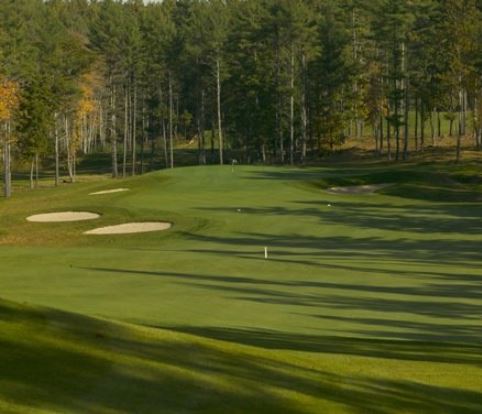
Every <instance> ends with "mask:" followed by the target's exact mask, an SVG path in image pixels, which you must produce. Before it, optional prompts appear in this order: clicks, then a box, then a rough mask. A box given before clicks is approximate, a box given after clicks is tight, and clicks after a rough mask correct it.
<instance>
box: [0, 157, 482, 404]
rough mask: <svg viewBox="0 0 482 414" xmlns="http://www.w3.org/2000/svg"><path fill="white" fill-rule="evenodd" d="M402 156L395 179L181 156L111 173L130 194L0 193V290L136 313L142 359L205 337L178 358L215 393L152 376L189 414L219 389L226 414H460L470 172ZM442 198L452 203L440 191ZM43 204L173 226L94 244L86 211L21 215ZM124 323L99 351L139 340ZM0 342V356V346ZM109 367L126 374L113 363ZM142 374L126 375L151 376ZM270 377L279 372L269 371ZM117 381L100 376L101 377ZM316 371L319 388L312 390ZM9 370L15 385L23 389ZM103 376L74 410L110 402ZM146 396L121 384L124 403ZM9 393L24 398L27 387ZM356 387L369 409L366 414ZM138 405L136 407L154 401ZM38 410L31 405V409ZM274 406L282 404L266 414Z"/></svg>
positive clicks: (469, 344)
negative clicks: (70, 217)
mask: <svg viewBox="0 0 482 414" xmlns="http://www.w3.org/2000/svg"><path fill="white" fill-rule="evenodd" d="M412 168H413V169H412V170H411V171H409V172H407V173H406V174H405V172H406V171H403V170H396V169H394V168H385V167H366V168H354V167H346V168H345V167H344V168H339V169H338V168H328V167H327V168H313V169H308V168H307V169H302V170H300V169H282V168H265V167H258V168H257V167H237V168H236V170H235V172H234V174H233V173H232V172H231V167H224V168H222V167H205V168H185V169H179V170H175V171H165V172H161V173H155V174H150V175H147V176H143V177H136V178H133V179H129V180H126V181H125V182H123V183H122V185H123V186H124V185H125V186H128V188H129V189H130V191H129V192H123V193H112V194H106V195H104V196H103V197H86V194H89V193H91V192H97V191H102V190H103V189H105V188H112V184H111V183H108V182H105V181H104V182H99V183H86V184H79V185H76V186H69V187H68V188H62V189H49V190H45V191H42V192H35V193H25V194H19V195H17V196H16V197H15V198H14V199H12V200H8V201H0V213H1V218H0V229H1V230H0V231H1V233H0V243H1V244H2V246H1V247H0V292H1V293H0V296H1V297H2V298H3V299H7V300H11V301H15V302H22V303H23V302H27V303H30V304H35V305H41V306H47V307H50V308H55V309H59V310H63V311H68V312H74V313H77V314H83V315H88V316H90V317H97V318H99V317H100V318H104V319H108V320H115V321H122V322H124V323H130V324H135V325H143V326H144V327H147V328H142V329H146V332H148V333H145V335H148V336H149V338H151V339H149V340H148V341H147V340H146V341H147V342H148V345H147V344H146V343H142V344H137V345H135V344H133V345H132V349H131V351H132V352H137V351H138V352H140V354H142V353H143V351H142V350H143V349H144V350H145V349H150V350H152V353H150V352H151V351H149V352H148V356H147V357H143V358H145V363H146V364H149V363H150V362H149V361H150V360H152V359H156V358H157V362H158V363H161V362H162V361H164V360H163V358H165V357H166V355H165V354H164V353H163V352H161V350H162V349H164V348H163V346H164V345H165V344H166V341H168V339H169V338H172V337H173V336H175V337H176V338H180V339H179V340H180V341H182V343H183V346H182V347H180V349H179V352H180V354H179V355H178V357H179V358H180V359H179V360H181V359H182V357H181V355H182V352H183V351H182V350H181V348H182V349H184V348H183V347H184V346H185V347H187V348H186V349H190V348H189V347H191V346H192V352H193V355H196V353H198V355H199V357H200V358H203V357H206V355H204V354H203V352H202V351H201V350H206V349H208V348H209V347H211V346H212V347H214V348H213V349H215V350H216V351H213V352H211V351H210V352H209V356H208V357H209V358H211V359H210V362H209V363H207V364H206V366H203V367H200V366H199V365H196V364H198V363H197V362H195V360H196V357H195V356H193V358H194V360H190V361H191V362H192V369H193V371H195V372H198V371H197V368H199V372H198V373H199V375H202V377H203V381H204V380H206V381H208V382H209V383H210V387H212V390H214V391H213V392H214V394H213V395H210V397H209V398H207V397H205V398H206V401H207V400H209V404H207V403H206V406H204V405H203V403H202V401H204V400H203V399H202V398H201V397H200V394H199V393H195V392H194V391H193V390H192V389H190V388H189V387H188V389H186V390H184V391H183V387H182V382H181V381H180V382H179V387H177V388H176V387H175V385H173V384H177V383H176V382H175V381H174V379H171V380H172V381H174V382H173V383H171V384H169V385H168V382H169V381H168V379H165V381H166V385H165V386H166V387H167V388H166V389H168V388H169V387H174V388H176V392H175V393H174V395H175V397H173V398H172V401H170V402H169V403H166V405H165V407H168V409H167V408H166V412H180V411H183V412H186V411H187V412H189V411H190V410H192V411H195V408H196V407H197V406H196V404H197V403H195V402H192V404H194V407H189V406H186V404H188V405H189V401H190V400H189V398H190V397H189V396H190V395H191V396H192V395H196V398H197V400H196V401H198V402H199V401H201V402H199V404H200V407H201V408H200V409H199V410H198V411H200V412H209V413H211V412H225V411H223V410H222V409H221V408H222V407H225V406H224V405H222V404H221V403H220V401H222V400H223V398H227V397H226V395H228V396H230V398H231V401H232V404H231V405H230V407H234V408H233V411H232V412H263V413H264V412H288V413H290V412H293V413H294V412H302V413H303V412H314V413H315V412H327V411H326V410H328V409H329V410H330V411H329V412H361V411H363V410H365V412H375V413H377V412H379V413H388V412H393V413H398V412H457V413H463V412H477V407H479V405H478V403H479V402H480V403H481V404H482V393H481V392H480V389H481V387H482V380H481V378H482V370H481V368H480V366H481V363H482V351H481V345H482V291H481V288H480V286H482V284H481V282H482V273H481V270H480V269H481V268H482V258H481V254H480V251H481V247H482V235H481V234H482V222H481V219H480V217H482V203H481V202H480V201H477V200H478V197H479V196H480V184H479V183H478V182H476V183H475V184H470V183H469V184H467V185H465V184H464V183H463V180H462V179H461V180H460V182H457V184H454V183H453V181H454V180H455V178H457V177H460V176H461V175H463V174H473V171H472V169H471V168H472V167H470V168H468V170H463V171H458V170H457V171H456V170H453V168H455V167H453V168H452V167H449V166H447V167H444V168H446V174H447V176H450V177H451V181H447V182H446V181H445V180H444V179H440V182H436V179H437V180H438V179H439V178H440V177H439V175H437V176H436V177H435V176H434V177H432V176H430V175H428V174H426V172H425V170H424V168H427V169H428V168H429V167H428V166H421V167H415V166H413V167H412ZM459 168H462V167H459ZM467 171H468V172H467ZM404 174H405V175H404ZM399 177H403V180H402V178H399ZM437 177H438V178H437ZM454 177H455V178H454ZM387 182H390V183H394V185H393V186H390V187H389V188H386V189H383V190H381V193H380V194H370V195H364V194H352V195H350V197H347V196H346V195H345V196H344V195H336V194H328V193H326V192H324V191H322V188H329V187H332V186H342V185H364V184H377V183H387ZM447 183H450V184H447ZM458 199H460V200H464V199H467V200H468V201H467V202H454V200H458ZM429 200H433V201H429ZM469 201H470V202H469ZM328 205H331V207H329V206H328ZM47 206H48V209H50V210H51V211H52V210H55V211H72V210H74V211H95V212H98V213H100V214H101V216H100V218H99V219H98V220H96V227H104V226H110V225H115V224H119V223H123V222H138V221H141V222H143V221H152V222H156V221H166V222H172V223H175V226H174V227H173V228H172V229H171V230H169V231H167V232H159V233H146V234H133V235H129V236H122V237H118V236H103V237H100V238H97V237H94V238H93V237H89V236H86V235H83V233H84V232H85V231H88V230H90V229H92V223H89V222H78V223H53V224H50V225H49V226H45V225H43V226H42V225H38V224H35V223H28V222H26V221H25V217H27V216H30V215H34V214H38V213H39V212H42V211H45V210H46V209H47ZM265 247H268V248H269V252H270V255H269V259H268V260H265V259H264V248H265ZM23 311H25V309H24V310H23ZM19 312H20V311H19ZM44 315H45V313H44ZM49 318H51V317H50V316H49V317H48V318H47V319H49ZM62 318H63V319H65V318H67V317H66V316H62ZM53 320H55V317H54V318H53ZM103 323H106V324H107V323H108V322H103ZM109 326H110V325H109ZM157 328H164V329H162V330H159V329H157ZM106 329H111V328H106ZM112 329H114V328H112ZM136 329H140V328H137V327H129V330H134V331H135V330H136ZM134 331H132V332H134ZM65 332H66V333H65V335H66V336H67V337H68V338H71V339H72V335H73V336H74V338H73V339H72V340H74V339H75V338H77V336H76V335H77V334H72V333H71V332H70V333H69V330H68V329H67V328H66V331H65ZM129 332H131V331H129ZM132 332H131V333H128V334H126V333H122V334H119V335H117V334H115V335H114V334H113V335H112V338H111V339H112V341H111V343H110V344H111V346H112V347H113V348H114V349H118V348H119V347H121V348H122V342H123V341H125V338H124V335H131V334H132V335H134V336H136V337H137V335H144V334H140V333H139V332H138V331H135V333H132ZM143 332H144V331H143ZM174 332H178V333H174ZM22 335H26V333H23V334H22ZM218 341H219V342H218ZM163 344H164V345H163ZM245 345H250V346H251V347H248V348H245V347H244V346H245ZM55 346H56V347H61V346H62V345H61V344H60V345H55ZM69 346H70V345H69ZM95 346H96V345H95V341H94V343H89V347H90V348H89V352H88V353H89V355H90V354H91V353H92V355H95V353H96V352H97V351H96V348H95ZM1 347H2V346H1V344H0V349H1V350H2V353H5V352H6V351H8V349H9V348H8V346H7V348H6V349H2V348H1ZM147 347H149V348H147ZM206 347H207V348H206ZM156 349H157V350H158V351H156ZM209 349H211V348H209ZM134 350H136V351H134ZM98 352H101V351H100V350H99V351H98ZM173 352H176V347H173ZM186 352H188V351H186ZM234 355H238V356H240V355H242V357H241V358H239V360H237V359H236V358H234ZM119 358H120V359H121V360H122V357H119ZM173 358H174V357H173ZM230 359H233V361H234V360H236V361H237V362H236V363H235V362H233V363H232V364H230V363H229V360H230ZM176 361H177V357H176ZM216 361H218V362H219V363H217V362H216ZM249 361H251V362H252V363H253V364H254V362H253V361H256V362H255V366H254V365H253V364H251V362H249ZM274 361H275V362H274ZM151 362H152V361H151ZM171 362H172V361H171ZM248 362H249V363H248ZM164 363H166V364H168V363H170V362H169V361H167V360H166V361H164ZM238 363H239V365H237V364H238ZM112 364H113V365H114V366H117V365H116V364H120V365H118V367H120V368H118V369H127V368H126V367H125V366H123V365H122V361H120V360H119V361H117V360H115V358H114V360H109V364H108V365H109V367H112ZM243 364H244V365H243ZM290 364H295V365H296V368H295V367H293V366H292V365H290ZM174 365H175V364H174ZM243 366H244V367H245V368H243ZM196 367H197V368H196ZM174 368H176V367H174V366H173V369H174ZM178 368H179V367H178ZM184 368H186V369H188V368H189V367H188V366H186V367H184ZM201 368H202V369H201ZM12 369H13V367H12ZM71 369H73V367H72V368H71ZM71 369H69V373H71ZM109 369H111V368H109ZM291 370H293V371H292V373H293V376H290V375H291V374H289V373H290V372H291ZM154 371H155V370H154ZM154 371H152V372H150V371H149V370H148V371H146V372H144V373H143V374H142V375H146V378H147V377H148V376H149V375H151V374H152V376H153V377H152V378H157V377H156V375H158V374H156V373H155V372H154ZM129 372H131V371H129ZM295 372H296V375H295V374H294V373H295ZM276 373H278V374H279V375H280V377H279V378H284V379H280V380H279V381H278V380H277V379H276V378H277V376H276V375H277V374H276ZM178 374H179V375H180V376H182V375H184V374H182V373H181V372H179V373H178ZM72 375H73V376H74V377H75V373H72ZM82 375H83V377H82V381H83V383H85V384H86V385H85V386H86V387H89V386H92V387H94V388H95V387H96V386H97V385H98V384H97V382H96V381H97V379H95V378H94V377H95V375H94V377H90V376H89V374H88V373H83V374H82ZM92 375H93V374H92ZM118 375H119V371H116V375H114V374H112V381H114V379H115V378H118ZM125 375H126V378H127V376H128V374H127V373H125ZM129 375H131V374H129ZM132 375H134V373H132ZM159 375H160V374H159ZM186 375H187V374H186ZM283 375H284V376H283ZM248 376H249V378H247V377H248ZM320 376H323V378H324V379H325V382H327V383H328V382H329V383H331V384H332V386H330V387H326V388H323V387H322V386H316V384H320V383H319V381H320V378H321V377H320ZM0 377H1V376H0ZM263 379H264V380H265V381H266V382H265V383H264V384H263ZM258 380H259V382H260V383H259V386H258V388H256V385H255V384H256V381H258ZM17 381H19V382H20V383H21V382H22V381H21V380H18V379H17ZM24 381H25V384H24V385H22V386H23V387H26V388H27V389H28V388H29V387H34V386H35V385H36V383H35V382H33V381H32V382H30V383H29V382H28V380H24ZM193 381H194V383H196V381H195V380H194V379H193ZM203 381H201V382H200V383H199V384H198V385H199V387H201V388H202V387H203V386H206V385H205V384H204V382H203ZM290 381H292V382H293V384H296V386H294V385H293V386H291V387H290V386H289V385H288V384H289V382H290ZM96 384H97V385H96ZM109 384H111V386H110V388H109V390H106V391H105V394H103V393H102V392H100V391H99V394H96V395H97V396H98V397H97V399H96V400H95V401H96V404H98V406H97V408H96V409H98V411H95V409H92V407H90V408H91V409H92V410H90V409H89V412H107V409H108V408H109V407H111V408H112V409H113V410H114V411H113V412H116V411H115V410H116V409H118V410H121V408H122V406H121V404H120V403H119V404H115V403H112V402H111V401H112V398H115V395H116V392H118V390H117V391H116V385H115V382H112V383H109ZM203 384H204V385H203ZM4 385H5V384H4ZM147 386H148V383H146V387H147ZM11 387H12V385H8V386H6V387H0V401H2V398H3V399H4V401H7V400H8V399H11V398H12V395H13V394H12V391H11V392H10V393H9V390H11ZM66 387H74V388H75V385H74V384H70V385H66ZM152 387H153V388H151V390H152V391H153V390H157V391H159V390H160V389H162V386H160V385H159V386H157V385H156V386H154V385H152ZM141 388H142V387H141ZM69 389H71V388H69ZM208 389H209V390H211V388H208ZM255 389H256V391H255ZM2 390H6V391H2ZM189 390H190V391H189ZM227 390H229V392H228V391H227ZM350 390H351V392H350ZM206 392H207V393H209V391H206ZM216 392H217V393H218V394H216ZM146 393H148V391H147V390H146V391H145V392H144V393H142V392H140V391H139V392H137V393H136V392H134V391H133V393H132V394H131V395H129V396H126V399H127V400H128V402H129V403H128V402H126V404H125V405H124V408H125V407H129V404H130V403H131V402H132V401H140V400H142V399H143V398H144V397H145V396H146ZM154 394H155V393H154V392H153V393H152V395H151V394H149V395H150V396H151V398H154V397H153V395H154ZM216 396H218V397H219V398H218V400H216ZM104 397H105V398H104ZM23 398H25V400H26V401H27V402H28V403H31V404H33V405H35V404H36V403H39V400H38V399H35V397H31V400H29V397H28V393H25V396H24V397H23ZM193 398H194V397H193ZM196 398H194V399H196ZM253 398H254V399H259V398H260V399H262V398H266V399H267V400H266V401H265V403H266V405H264V406H262V405H256V403H255V402H253V403H252V404H253V405H252V406H250V405H249V401H250V400H252V399H253ZM373 399H376V400H377V401H378V403H377V404H378V405H377V407H379V408H376V407H375V408H374V409H370V408H373V407H372V406H371V405H370V402H371V401H372V400H373ZM87 400H88V396H85V398H84V397H82V395H78V396H77V395H76V397H75V398H74V401H75V404H80V405H68V404H67V405H66V406H65V407H64V408H66V410H67V412H68V411H69V410H71V411H73V412H81V411H82V406H81V403H80V402H79V401H81V402H84V403H86V401H87ZM127 400H126V401H127ZM216 401H218V403H216ZM253 401H254V400H253ZM287 401H289V405H286V404H287ZM148 403H149V401H145V402H144V403H143V404H145V405H144V407H146V408H145V410H144V411H141V412H156V411H155V409H154V408H153V407H152V406H149V405H148ZM52 404H53V405H52V406H51V407H50V408H52V407H53V408H52V409H59V407H58V406H55V404H54V403H52ZM109 404H110V405H109ZM183 404H184V405H183ZM216 404H218V405H216ZM219 404H220V405H219ZM41 406H42V407H44V408H45V409H46V410H47V411H48V409H49V406H48V404H46V403H45V404H43V405H42V404H41ZM0 407H1V405H0ZM12 407H13V406H12ZM148 407H151V408H152V409H151V410H149V408H148ZM213 407H221V408H219V410H218V411H216V409H215V408H213ZM250 407H251V408H252V410H250ZM283 407H285V408H286V410H288V411H286V410H285V411H279V410H282V409H283ZM400 407H402V409H401V410H400ZM10 408H11V407H10ZM101 408H103V409H105V410H104V411H102V410H101ZM12 409H13V408H12ZM377 409H378V411H377ZM169 410H171V411H169ZM203 410H204V411H203ZM270 410H271V411H270ZM367 410H368V411H367ZM64 412H65V411H64Z"/></svg>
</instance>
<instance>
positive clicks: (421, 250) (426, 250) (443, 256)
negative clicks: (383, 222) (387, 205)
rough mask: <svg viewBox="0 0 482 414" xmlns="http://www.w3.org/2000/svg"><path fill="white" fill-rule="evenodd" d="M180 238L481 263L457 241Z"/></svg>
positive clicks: (472, 243) (477, 244)
mask: <svg viewBox="0 0 482 414" xmlns="http://www.w3.org/2000/svg"><path fill="white" fill-rule="evenodd" d="M184 237H186V238H188V239H190V240H194V241H198V242H202V243H204V244H206V243H215V244H217V245H224V246H238V247H246V246H251V247H252V246H269V247H271V248H277V249H288V250H290V251H291V252H292V253H291V254H292V255H296V254H297V253H298V252H299V253H301V254H305V253H306V250H309V251H310V252H311V253H312V254H313V253H314V254H315V255H316V256H317V258H318V259H319V260H321V259H322V258H323V257H336V256H339V257H343V258H344V259H346V258H351V259H352V258H355V257H360V258H363V259H367V258H370V259H378V258H391V259H403V260H408V261H417V262H420V263H423V262H436V263H438V264H451V263H452V264H453V263H457V262H464V265H467V266H470V263H466V261H467V260H478V261H482V254H481V246H482V242H481V241H479V240H457V239H442V238H433V239H427V240H424V239H422V240H419V239H409V238H399V239H395V240H393V239H392V240H387V239H385V238H382V237H375V236H372V237H360V238H354V237H348V236H313V235H303V234H289V235H278V234H269V233H253V232H251V233H241V234H239V235H237V236H231V237H229V236H226V237H220V236H210V235H201V234H193V233H184Z"/></svg>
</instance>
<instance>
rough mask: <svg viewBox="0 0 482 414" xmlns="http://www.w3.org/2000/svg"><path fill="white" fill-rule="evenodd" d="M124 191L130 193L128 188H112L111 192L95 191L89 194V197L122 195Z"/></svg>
mask: <svg viewBox="0 0 482 414" xmlns="http://www.w3.org/2000/svg"><path fill="white" fill-rule="evenodd" d="M126 191H130V190H129V189H128V188H113V189H112V190H103V191H96V192H95V193H90V194H89V195H91V196H93V195H103V194H114V193H123V192H126Z"/></svg>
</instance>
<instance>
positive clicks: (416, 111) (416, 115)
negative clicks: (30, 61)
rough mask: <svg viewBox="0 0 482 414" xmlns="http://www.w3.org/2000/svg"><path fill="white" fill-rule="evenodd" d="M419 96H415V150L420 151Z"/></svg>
mask: <svg viewBox="0 0 482 414" xmlns="http://www.w3.org/2000/svg"><path fill="white" fill-rule="evenodd" d="M418 109H419V108H418V98H415V151H418V115H419V110H418Z"/></svg>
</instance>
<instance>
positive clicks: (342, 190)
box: [326, 184, 390, 194]
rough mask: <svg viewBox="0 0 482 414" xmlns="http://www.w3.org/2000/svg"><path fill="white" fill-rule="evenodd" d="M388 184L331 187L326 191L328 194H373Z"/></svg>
mask: <svg viewBox="0 0 482 414" xmlns="http://www.w3.org/2000/svg"><path fill="white" fill-rule="evenodd" d="M389 185H390V184H372V185H355V186H351V187H331V188H329V189H328V190H326V192H327V193H330V194H373V193H375V192H376V191H378V190H381V189H382V188H385V187H388V186H389Z"/></svg>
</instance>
